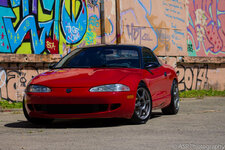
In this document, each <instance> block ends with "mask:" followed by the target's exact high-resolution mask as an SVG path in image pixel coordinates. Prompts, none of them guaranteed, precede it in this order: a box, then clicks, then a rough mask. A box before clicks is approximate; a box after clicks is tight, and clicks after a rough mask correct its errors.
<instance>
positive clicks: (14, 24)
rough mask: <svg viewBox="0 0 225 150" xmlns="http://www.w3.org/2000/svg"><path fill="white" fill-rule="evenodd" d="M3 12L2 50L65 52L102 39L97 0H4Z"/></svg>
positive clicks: (0, 8)
mask: <svg viewBox="0 0 225 150" xmlns="http://www.w3.org/2000/svg"><path fill="white" fill-rule="evenodd" d="M93 6H94V7H93ZM94 8H95V9H94ZM0 11H1V14H0V53H16V54H63V53H64V51H63V50H64V48H65V46H70V47H71V46H76V47H78V46H80V45H82V46H83V45H90V44H96V43H99V41H100V39H99V38H100V37H99V35H100V33H99V32H100V22H99V21H100V19H99V18H100V17H99V16H100V14H99V13H100V11H99V1H96V0H95V1H89V0H88V1H86V0H1V1H0Z"/></svg>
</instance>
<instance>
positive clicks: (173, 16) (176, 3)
mask: <svg viewBox="0 0 225 150" xmlns="http://www.w3.org/2000/svg"><path fill="white" fill-rule="evenodd" d="M120 16H121V34H122V43H132V44H134V43H135V44H139V45H145V46H148V47H150V48H151V49H152V50H153V51H154V52H155V53H156V54H158V55H164V56H165V55H170V56H178V55H183V56H184V55H187V51H186V29H185V25H186V24H185V16H186V15H185V3H184V1H183V0H157V1H156V0H132V1H130V0H123V1H121V14H120Z"/></svg>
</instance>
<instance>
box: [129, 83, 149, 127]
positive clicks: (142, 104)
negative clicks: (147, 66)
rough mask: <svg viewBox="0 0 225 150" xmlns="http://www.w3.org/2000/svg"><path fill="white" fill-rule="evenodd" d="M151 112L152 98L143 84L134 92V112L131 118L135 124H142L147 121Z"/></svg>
mask: <svg viewBox="0 0 225 150" xmlns="http://www.w3.org/2000/svg"><path fill="white" fill-rule="evenodd" d="M151 112H152V100H151V96H150V93H149V91H148V90H147V88H146V87H145V86H139V87H138V89H137V94H136V102H135V109H134V114H133V116H132V118H131V120H132V122H134V123H136V124H144V123H146V122H147V121H148V119H149V118H150V116H151Z"/></svg>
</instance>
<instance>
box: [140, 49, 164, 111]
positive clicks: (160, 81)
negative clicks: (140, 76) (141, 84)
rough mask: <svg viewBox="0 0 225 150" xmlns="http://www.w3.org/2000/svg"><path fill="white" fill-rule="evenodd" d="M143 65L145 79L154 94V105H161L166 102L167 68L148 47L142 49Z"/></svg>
mask: <svg viewBox="0 0 225 150" xmlns="http://www.w3.org/2000/svg"><path fill="white" fill-rule="evenodd" d="M142 58H143V67H144V69H145V70H146V71H145V75H144V76H145V80H146V81H147V84H148V87H149V89H150V92H151V95H152V102H153V107H160V106H161V105H163V103H164V102H165V100H164V97H166V95H167V74H166V69H165V68H164V67H163V66H162V65H161V64H160V63H159V61H158V59H157V57H156V56H155V55H154V53H153V52H152V51H151V50H150V49H148V48H143V49H142Z"/></svg>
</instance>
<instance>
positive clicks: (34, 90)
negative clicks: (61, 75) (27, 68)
mask: <svg viewBox="0 0 225 150" xmlns="http://www.w3.org/2000/svg"><path fill="white" fill-rule="evenodd" d="M27 92H32V93H49V92H51V89H50V88H48V87H46V86H41V85H29V86H28V88H27Z"/></svg>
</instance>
